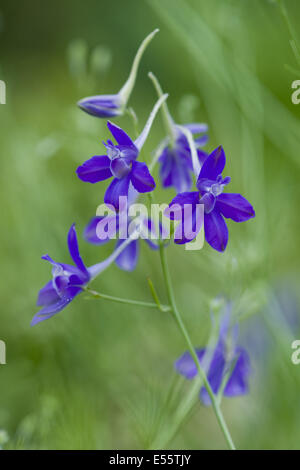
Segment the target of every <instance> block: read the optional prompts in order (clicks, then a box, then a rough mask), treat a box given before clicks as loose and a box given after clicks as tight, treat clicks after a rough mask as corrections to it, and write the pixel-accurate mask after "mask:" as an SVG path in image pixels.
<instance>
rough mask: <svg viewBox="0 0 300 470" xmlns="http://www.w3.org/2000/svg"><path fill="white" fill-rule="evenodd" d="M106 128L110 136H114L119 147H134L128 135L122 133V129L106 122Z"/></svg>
mask: <svg viewBox="0 0 300 470" xmlns="http://www.w3.org/2000/svg"><path fill="white" fill-rule="evenodd" d="M107 127H108V129H109V130H110V132H111V133H112V135H113V136H114V138H115V139H116V141H117V142H118V144H119V145H125V146H126V147H131V146H133V147H135V145H134V143H133V141H132V140H131V138H130V137H129V135H128V134H126V132H125V131H123V129H121V127H119V126H116V124H114V123H113V122H111V121H108V122H107Z"/></svg>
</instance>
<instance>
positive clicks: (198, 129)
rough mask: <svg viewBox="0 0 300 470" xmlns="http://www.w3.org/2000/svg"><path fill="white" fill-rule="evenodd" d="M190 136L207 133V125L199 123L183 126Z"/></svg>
mask: <svg viewBox="0 0 300 470" xmlns="http://www.w3.org/2000/svg"><path fill="white" fill-rule="evenodd" d="M184 127H186V128H187V129H188V130H189V131H190V132H191V133H192V134H202V133H204V132H207V131H208V125H207V124H205V123H200V122H193V123H191V124H184Z"/></svg>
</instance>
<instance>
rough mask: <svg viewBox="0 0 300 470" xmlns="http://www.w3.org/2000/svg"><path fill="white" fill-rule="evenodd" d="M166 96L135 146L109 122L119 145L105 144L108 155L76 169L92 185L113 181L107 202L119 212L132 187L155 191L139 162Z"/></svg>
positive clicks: (145, 167)
mask: <svg viewBox="0 0 300 470" xmlns="http://www.w3.org/2000/svg"><path fill="white" fill-rule="evenodd" d="M167 96H168V95H164V96H162V97H161V98H160V99H159V100H158V101H157V103H156V105H155V106H154V108H153V110H152V112H151V114H150V116H149V119H148V121H147V123H146V125H145V127H144V129H143V131H142V132H141V134H140V135H139V137H138V138H137V139H136V140H135V141H134V142H133V141H132V140H131V138H130V137H129V135H127V134H126V132H125V131H124V130H123V129H121V128H120V127H118V126H116V125H115V124H113V123H112V122H110V121H108V123H107V126H108V129H109V130H110V132H111V134H112V135H113V137H114V138H115V140H116V141H117V145H115V144H114V143H113V142H112V141H111V140H108V141H107V143H104V145H105V147H106V150H107V155H100V156H98V155H96V156H94V157H92V158H91V159H89V160H87V161H86V162H84V163H83V165H81V166H79V167H78V168H77V175H78V177H79V178H80V179H81V180H82V181H86V182H89V183H97V182H99V181H103V180H106V179H108V178H111V177H113V180H112V182H111V184H110V185H109V187H108V188H107V190H106V193H105V196H104V202H105V203H106V204H111V205H112V206H114V207H115V209H116V210H119V197H120V196H127V197H128V191H129V185H130V184H132V185H133V187H134V188H135V189H136V191H138V192H139V193H147V192H149V191H153V189H154V188H155V181H154V179H153V178H152V176H151V174H150V172H149V170H148V167H147V165H146V163H142V162H138V161H137V158H138V155H139V152H140V151H141V149H142V146H143V145H144V142H145V140H146V138H147V136H148V134H149V131H150V128H151V126H152V123H153V120H154V118H155V116H156V114H157V111H158V109H159V107H160V106H161V104H162V103H163V102H164V101H165V99H166V98H167Z"/></svg>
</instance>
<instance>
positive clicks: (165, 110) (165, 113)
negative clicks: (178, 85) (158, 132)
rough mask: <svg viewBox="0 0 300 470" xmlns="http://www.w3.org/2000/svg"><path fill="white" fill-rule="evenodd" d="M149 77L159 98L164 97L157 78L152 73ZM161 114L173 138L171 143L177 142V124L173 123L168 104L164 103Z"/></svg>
mask: <svg viewBox="0 0 300 470" xmlns="http://www.w3.org/2000/svg"><path fill="white" fill-rule="evenodd" d="M148 77H149V78H150V80H151V81H152V83H153V85H154V88H155V90H156V92H157V95H158V97H161V96H163V91H162V88H161V86H160V83H159V81H158V80H157V78H156V76H155V75H154V74H153V73H152V72H149V73H148ZM161 112H162V116H163V120H164V123H165V127H166V131H167V133H168V134H169V136H170V138H171V142H172V143H174V142H175V140H176V127H175V124H174V122H173V119H172V117H171V114H170V112H169V108H168V105H167V103H166V102H164V103H163V105H162V107H161Z"/></svg>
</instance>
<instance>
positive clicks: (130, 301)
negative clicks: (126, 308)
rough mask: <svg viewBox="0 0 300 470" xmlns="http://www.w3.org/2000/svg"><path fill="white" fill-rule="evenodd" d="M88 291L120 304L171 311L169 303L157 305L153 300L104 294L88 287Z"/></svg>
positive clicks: (94, 295)
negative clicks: (146, 300)
mask: <svg viewBox="0 0 300 470" xmlns="http://www.w3.org/2000/svg"><path fill="white" fill-rule="evenodd" d="M84 290H85V291H86V292H88V293H89V294H91V295H92V296H93V297H96V298H97V299H103V300H110V301H112V302H117V303H119V304H127V305H138V306H140V307H148V308H156V309H159V310H161V311H162V312H169V311H170V310H171V309H170V307H169V306H168V305H161V304H160V305H159V306H158V305H157V304H155V303H153V302H144V301H143V300H134V299H124V298H122V297H115V296H113V295H108V294H102V293H100V292H96V291H94V290H92V289H89V288H88V287H86V288H85V289H84Z"/></svg>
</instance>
